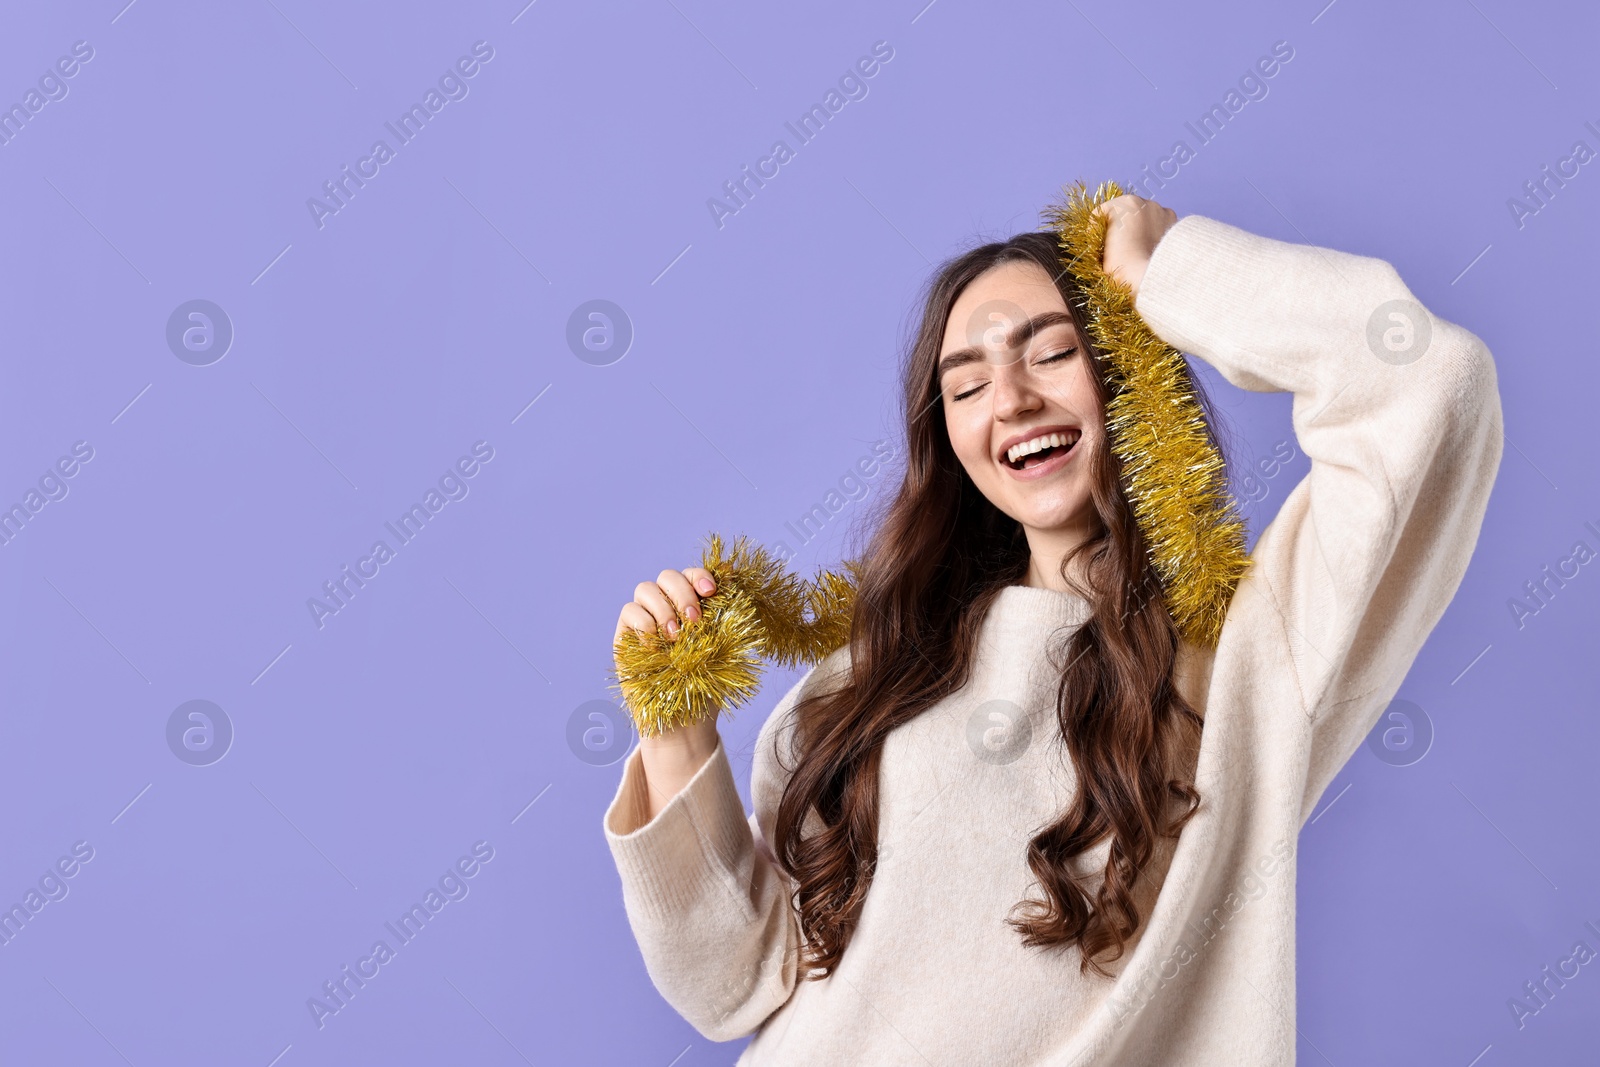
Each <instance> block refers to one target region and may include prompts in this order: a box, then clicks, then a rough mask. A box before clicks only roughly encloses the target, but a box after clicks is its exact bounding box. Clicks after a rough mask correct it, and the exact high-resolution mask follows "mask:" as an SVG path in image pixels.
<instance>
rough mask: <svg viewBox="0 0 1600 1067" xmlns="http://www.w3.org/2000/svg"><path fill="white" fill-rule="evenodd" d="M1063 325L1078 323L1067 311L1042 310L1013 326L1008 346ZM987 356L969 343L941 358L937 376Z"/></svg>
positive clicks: (1022, 342) (1016, 344)
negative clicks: (1074, 321) (1041, 331)
mask: <svg viewBox="0 0 1600 1067" xmlns="http://www.w3.org/2000/svg"><path fill="white" fill-rule="evenodd" d="M1063 325H1065V326H1075V325H1076V324H1075V323H1073V321H1072V316H1071V315H1070V314H1068V313H1067V312H1065V311H1044V312H1041V313H1039V314H1037V315H1034V316H1033V317H1032V318H1029V319H1026V320H1024V321H1022V322H1019V323H1018V324H1017V325H1016V326H1015V327H1013V328H1012V330H1011V336H1010V337H1008V338H1006V347H1008V348H1020V347H1021V346H1022V345H1023V344H1024V343H1026V342H1027V340H1028V339H1029V338H1030V337H1032V336H1033V335H1034V334H1036V333H1038V332H1039V331H1040V330H1047V329H1049V328H1050V327H1052V326H1063ZM986 358H987V356H986V355H985V354H984V350H983V349H982V348H979V347H977V346H976V345H969V346H967V347H966V348H958V349H956V350H955V351H954V352H951V353H949V354H948V355H945V356H943V357H941V358H940V360H939V367H938V375H937V377H938V378H943V377H944V376H945V373H946V372H947V371H952V370H955V369H956V368H957V367H964V366H966V365H967V364H968V363H978V362H981V361H983V360H984V359H986Z"/></svg>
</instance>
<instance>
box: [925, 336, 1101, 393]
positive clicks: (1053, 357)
mask: <svg viewBox="0 0 1600 1067" xmlns="http://www.w3.org/2000/svg"><path fill="white" fill-rule="evenodd" d="M1077 351H1078V346H1077V345H1073V346H1072V347H1071V348H1063V349H1062V350H1061V351H1059V352H1053V353H1051V354H1050V355H1048V356H1045V357H1044V358H1043V359H1041V360H1040V361H1039V362H1038V363H1036V364H1034V366H1040V365H1041V364H1045V363H1055V362H1057V361H1059V360H1063V359H1066V358H1067V357H1068V356H1071V355H1074V354H1075V353H1076V352H1077ZM988 384H989V383H988V382H984V383H983V384H982V385H975V386H973V387H972V388H971V389H968V390H967V391H966V392H964V393H957V394H956V395H955V396H952V397H951V398H950V399H951V400H965V399H966V398H967V397H969V396H972V395H973V394H975V393H977V392H979V391H980V390H982V389H983V386H984V385H988Z"/></svg>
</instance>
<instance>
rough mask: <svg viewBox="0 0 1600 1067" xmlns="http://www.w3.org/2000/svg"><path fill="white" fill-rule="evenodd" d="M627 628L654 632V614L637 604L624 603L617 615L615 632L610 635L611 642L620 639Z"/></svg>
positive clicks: (646, 632)
mask: <svg viewBox="0 0 1600 1067" xmlns="http://www.w3.org/2000/svg"><path fill="white" fill-rule="evenodd" d="M628 630H637V631H638V632H639V633H641V634H653V633H655V632H656V620H655V616H653V615H651V614H650V613H649V612H648V611H646V610H645V609H644V608H643V607H641V606H640V605H638V604H634V603H628V604H624V605H623V606H622V612H621V613H620V614H619V615H618V616H617V632H616V633H615V634H614V635H613V636H612V638H611V643H612V644H613V645H615V644H616V643H617V642H618V641H620V640H622V635H623V634H624V633H625V632H627V631H628Z"/></svg>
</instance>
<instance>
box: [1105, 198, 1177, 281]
mask: <svg viewBox="0 0 1600 1067" xmlns="http://www.w3.org/2000/svg"><path fill="white" fill-rule="evenodd" d="M1096 210H1098V211H1099V212H1100V214H1102V215H1104V216H1106V218H1107V219H1109V220H1110V222H1109V223H1108V224H1107V226H1106V245H1105V252H1104V254H1103V256H1102V257H1101V265H1102V266H1104V267H1105V270H1106V273H1107V274H1109V275H1111V276H1112V277H1114V278H1116V279H1117V280H1118V281H1120V282H1123V283H1125V284H1126V285H1127V286H1128V288H1130V289H1132V290H1133V295H1134V299H1135V300H1137V299H1138V296H1139V283H1140V282H1142V281H1144V272H1145V268H1146V267H1148V266H1149V265H1150V256H1151V255H1152V254H1153V253H1154V252H1155V250H1156V245H1157V244H1159V243H1160V241H1161V238H1162V236H1163V235H1165V234H1166V232H1167V231H1168V230H1170V229H1172V227H1173V224H1174V223H1176V222H1177V221H1178V213H1177V212H1175V211H1173V210H1172V209H1171V208H1167V207H1162V206H1161V205H1160V204H1158V203H1156V202H1155V201H1154V200H1146V199H1145V198H1144V197H1142V196H1133V195H1132V194H1127V195H1124V196H1117V197H1113V198H1111V199H1110V200H1107V201H1106V202H1105V203H1104V204H1101V205H1100V207H1099V208H1097V209H1096Z"/></svg>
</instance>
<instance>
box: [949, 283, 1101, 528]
mask: <svg viewBox="0 0 1600 1067" xmlns="http://www.w3.org/2000/svg"><path fill="white" fill-rule="evenodd" d="M939 359H940V362H939V370H938V373H939V376H940V377H939V386H940V394H941V400H940V402H941V403H942V404H943V405H944V418H945V425H946V426H947V427H948V428H949V433H950V443H951V445H952V446H953V447H954V448H955V453H956V456H957V458H959V459H960V460H961V464H962V466H963V467H965V468H966V471H967V475H968V476H969V477H970V478H971V479H972V481H973V483H974V484H975V485H977V487H978V489H979V491H980V492H982V493H983V495H984V496H985V497H987V498H988V499H989V501H990V502H991V503H992V504H994V506H995V507H997V508H999V509H1000V510H1001V511H1003V512H1005V513H1006V514H1007V515H1009V516H1011V517H1012V518H1013V519H1016V520H1017V521H1018V522H1019V523H1021V524H1022V525H1023V526H1024V527H1025V528H1027V529H1028V532H1029V533H1030V535H1031V534H1033V533H1035V532H1058V533H1061V534H1064V535H1069V536H1070V537H1071V538H1073V539H1078V538H1082V537H1086V536H1089V535H1090V534H1091V533H1093V532H1094V530H1095V527H1096V526H1097V525H1098V523H1099V518H1098V516H1097V515H1096V513H1095V511H1094V505H1093V502H1092V500H1091V499H1090V494H1089V464H1088V462H1087V460H1088V458H1089V457H1090V456H1092V455H1094V454H1095V453H1096V451H1097V450H1098V449H1099V448H1100V447H1101V444H1102V441H1103V439H1104V435H1105V413H1104V410H1103V408H1102V405H1101V403H1100V400H1099V397H1098V396H1097V394H1096V392H1095V386H1094V381H1093V379H1092V378H1091V377H1090V375H1092V374H1094V373H1095V368H1094V366H1093V362H1092V361H1093V359H1094V357H1093V356H1091V355H1090V354H1089V352H1088V351H1087V349H1086V347H1085V346H1084V344H1083V341H1082V339H1081V338H1080V337H1079V336H1078V332H1077V330H1076V329H1075V328H1074V327H1073V325H1072V318H1071V315H1070V314H1069V312H1068V310H1067V305H1066V301H1064V300H1063V299H1062V297H1061V292H1060V290H1058V289H1057V288H1056V287H1055V284H1054V283H1053V282H1052V281H1051V280H1050V275H1049V274H1047V273H1045V270H1044V268H1043V267H1041V266H1040V265H1039V264H1037V263H1035V262H1033V261H1031V260H1021V261H1019V260H1012V261H1009V262H1006V263H1001V264H999V265H997V266H995V267H991V268H990V269H989V270H987V271H985V272H984V273H983V274H981V275H979V276H978V277H977V278H975V279H974V280H973V281H972V282H971V283H970V284H969V285H968V286H967V288H966V289H965V290H964V291H963V292H962V294H961V296H960V297H959V298H957V300H956V302H955V305H954V306H953V307H952V308H951V309H950V317H949V319H948V320H947V321H946V324H945V334H944V342H943V344H942V345H941V347H940V350H939ZM1051 435H1056V436H1055V437H1052V436H1051ZM1052 441H1055V442H1057V443H1056V444H1054V445H1053V446H1051V442H1052ZM1041 444H1043V445H1045V446H1047V447H1043V448H1041V447H1040V446H1041ZM1018 445H1021V446H1024V448H1023V451H1022V453H1021V454H1018V453H1013V452H1012V451H1010V450H1011V449H1013V448H1014V446H1018ZM1030 449H1031V451H1029V450H1030Z"/></svg>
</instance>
